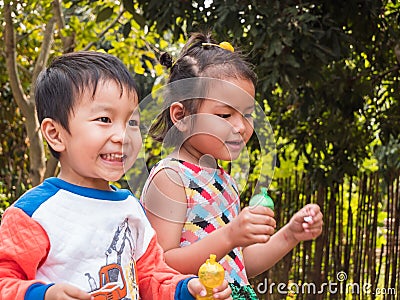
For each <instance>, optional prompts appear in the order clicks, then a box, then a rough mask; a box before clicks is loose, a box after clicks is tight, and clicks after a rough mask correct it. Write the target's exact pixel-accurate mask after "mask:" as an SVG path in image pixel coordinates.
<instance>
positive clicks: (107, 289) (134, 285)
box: [85, 219, 139, 300]
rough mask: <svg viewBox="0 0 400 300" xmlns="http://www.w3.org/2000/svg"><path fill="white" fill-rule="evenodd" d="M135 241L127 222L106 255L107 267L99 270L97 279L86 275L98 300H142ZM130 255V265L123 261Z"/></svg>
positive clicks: (118, 229) (122, 224) (114, 238)
mask: <svg viewBox="0 0 400 300" xmlns="http://www.w3.org/2000/svg"><path fill="white" fill-rule="evenodd" d="M134 241H135V239H133V237H132V231H131V229H130V228H129V223H128V219H125V220H124V222H122V223H121V224H120V225H119V226H118V228H117V229H116V231H115V232H114V236H113V238H112V241H111V244H110V246H109V247H108V248H107V249H106V251H105V265H104V266H102V267H100V270H99V273H98V274H96V275H92V274H89V273H86V274H85V275H86V276H87V278H88V285H89V287H90V290H89V293H90V294H91V295H92V296H94V299H95V300H103V299H104V300H138V299H139V287H138V279H137V269H136V263H135V260H134V251H135V246H136V245H135V242H134ZM127 253H128V254H129V262H128V263H127V262H125V261H124V258H125V257H126V256H127ZM122 266H125V268H123V267H122Z"/></svg>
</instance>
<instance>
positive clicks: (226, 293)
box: [188, 278, 232, 300]
mask: <svg viewBox="0 0 400 300" xmlns="http://www.w3.org/2000/svg"><path fill="white" fill-rule="evenodd" d="M188 289H189V292H190V294H192V296H193V297H196V296H198V295H199V296H203V297H204V296H206V295H207V291H206V288H205V287H204V286H203V285H202V284H201V282H200V280H199V278H193V279H191V280H189V282H188ZM231 293H232V290H231V288H230V287H229V284H228V282H227V281H226V280H224V282H223V283H222V284H221V285H220V286H218V287H216V288H214V289H213V297H214V299H229V300H231V299H232V298H231Z"/></svg>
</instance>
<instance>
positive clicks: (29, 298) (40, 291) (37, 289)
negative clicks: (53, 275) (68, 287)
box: [24, 283, 54, 300]
mask: <svg viewBox="0 0 400 300" xmlns="http://www.w3.org/2000/svg"><path fill="white" fill-rule="evenodd" d="M52 285H54V283H51V284H43V283H34V284H32V285H31V286H30V287H29V288H28V289H27V290H26V293H25V297H24V300H44V295H45V294H46V292H47V289H48V288H49V287H51V286H52Z"/></svg>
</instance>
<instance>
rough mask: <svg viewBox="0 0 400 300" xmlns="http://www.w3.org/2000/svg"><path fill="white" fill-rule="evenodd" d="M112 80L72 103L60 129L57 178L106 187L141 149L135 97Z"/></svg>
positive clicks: (118, 177)
mask: <svg viewBox="0 0 400 300" xmlns="http://www.w3.org/2000/svg"><path fill="white" fill-rule="evenodd" d="M120 94H121V91H120V88H119V86H118V85H117V84H116V83H115V82H113V81H105V82H100V83H99V84H98V86H97V91H96V94H95V95H94V97H92V95H91V93H90V91H86V92H84V94H83V95H82V98H81V99H80V100H78V101H77V103H76V104H75V105H74V108H73V112H71V115H70V117H69V132H67V131H66V130H65V129H64V130H62V131H61V135H62V138H63V142H64V147H65V149H64V151H62V152H61V156H60V162H61V163H62V168H61V172H60V175H59V177H60V178H61V179H64V180H66V181H68V182H70V183H73V184H77V185H81V186H85V187H90V188H97V189H109V181H117V180H119V179H120V178H121V176H122V175H123V174H124V170H125V169H124V168H126V169H129V168H130V167H131V166H132V165H133V163H134V161H135V159H136V157H137V154H138V152H139V150H140V147H141V143H142V139H141V135H140V130H139V113H138V110H137V106H138V99H137V95H136V94H135V93H129V92H127V90H126V89H124V92H123V94H122V96H121V95H120Z"/></svg>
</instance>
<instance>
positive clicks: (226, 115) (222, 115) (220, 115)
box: [217, 114, 231, 119]
mask: <svg viewBox="0 0 400 300" xmlns="http://www.w3.org/2000/svg"><path fill="white" fill-rule="evenodd" d="M217 116H218V117H220V118H223V119H227V118H229V117H230V116H231V114H218V115H217Z"/></svg>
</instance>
